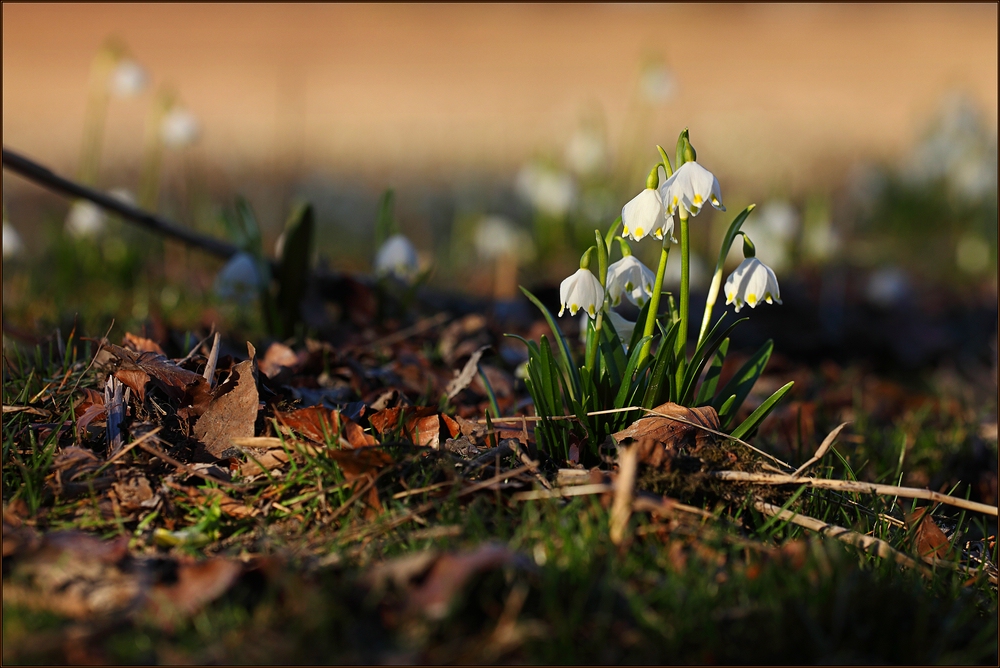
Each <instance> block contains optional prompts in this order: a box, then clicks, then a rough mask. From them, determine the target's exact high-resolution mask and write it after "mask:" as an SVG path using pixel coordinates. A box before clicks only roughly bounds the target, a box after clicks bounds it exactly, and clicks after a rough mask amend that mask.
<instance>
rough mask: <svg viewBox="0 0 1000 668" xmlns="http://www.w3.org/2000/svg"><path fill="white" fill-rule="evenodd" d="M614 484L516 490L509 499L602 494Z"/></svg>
mask: <svg viewBox="0 0 1000 668" xmlns="http://www.w3.org/2000/svg"><path fill="white" fill-rule="evenodd" d="M614 488H615V486H614V485H607V484H604V483H598V484H595V485H573V486H571V487H556V488H555V489H533V490H531V491H530V492H516V493H514V494H512V495H511V497H510V500H511V501H536V500H538V499H559V498H563V497H567V496H587V495H589V494H603V493H604V492H610V491H612V490H614Z"/></svg>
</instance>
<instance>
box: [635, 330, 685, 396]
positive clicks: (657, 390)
mask: <svg viewBox="0 0 1000 668" xmlns="http://www.w3.org/2000/svg"><path fill="white" fill-rule="evenodd" d="M679 329H680V323H679V322H675V323H673V324H671V325H670V329H668V330H667V333H666V335H665V336H664V337H663V338H662V339H661V340H660V347H659V348H658V349H657V351H656V356H655V357H654V359H653V370H652V373H651V374H650V378H649V384H648V385H647V386H646V394H645V396H643V399H642V405H643V406H644V407H646V408H653V407H654V406H659V405H660V404H662V403H663V399H664V398H665V397H668V396H670V394H671V392H670V388H671V386H672V385H673V373H672V370H671V367H672V366H673V359H674V345H673V344H674V339H676V338H677V332H678V330H679Z"/></svg>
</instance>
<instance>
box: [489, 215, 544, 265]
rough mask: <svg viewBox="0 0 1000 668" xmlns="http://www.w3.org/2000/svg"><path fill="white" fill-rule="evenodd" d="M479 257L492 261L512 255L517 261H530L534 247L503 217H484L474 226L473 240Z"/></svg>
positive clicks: (533, 253)
mask: <svg viewBox="0 0 1000 668" xmlns="http://www.w3.org/2000/svg"><path fill="white" fill-rule="evenodd" d="M474 242H475V245H476V252H477V253H478V254H479V257H481V258H483V259H486V260H493V259H496V258H501V257H504V256H505V255H513V256H515V257H516V258H518V259H519V260H525V261H528V260H532V259H534V257H535V245H534V242H532V241H531V236H530V235H529V234H528V233H527V232H526V231H525V230H523V229H521V228H520V227H518V226H517V225H516V224H514V222H513V221H512V220H510V219H509V218H506V217H505V216H500V215H494V216H485V217H484V218H482V219H481V220H480V221H479V223H478V224H477V226H476V235H475V239H474Z"/></svg>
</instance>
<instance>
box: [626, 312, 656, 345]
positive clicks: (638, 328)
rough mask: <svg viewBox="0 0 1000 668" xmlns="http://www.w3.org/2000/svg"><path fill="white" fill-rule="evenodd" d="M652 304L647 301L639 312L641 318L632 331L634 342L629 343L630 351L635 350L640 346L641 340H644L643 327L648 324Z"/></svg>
mask: <svg viewBox="0 0 1000 668" xmlns="http://www.w3.org/2000/svg"><path fill="white" fill-rule="evenodd" d="M651 303H652V302H650V301H647V302H646V303H645V304H643V306H642V309H641V310H640V311H639V317H638V319H637V320H636V321H635V328H634V329H633V330H632V340H631V341H629V344H628V349H629V350H630V351H631V350H635V347H636V346H637V345H638V341H639V339H641V338H642V330H643V325H645V323H646V315H647V314H648V313H649V306H650V304H651Z"/></svg>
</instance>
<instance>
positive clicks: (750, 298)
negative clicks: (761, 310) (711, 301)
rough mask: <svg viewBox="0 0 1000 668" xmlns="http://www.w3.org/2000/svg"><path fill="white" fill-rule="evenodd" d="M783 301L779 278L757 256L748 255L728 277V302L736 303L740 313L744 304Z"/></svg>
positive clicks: (754, 306) (737, 310) (755, 304)
mask: <svg viewBox="0 0 1000 668" xmlns="http://www.w3.org/2000/svg"><path fill="white" fill-rule="evenodd" d="M761 302H767V303H768V304H771V303H774V302H777V303H779V304H780V303H781V293H780V292H779V290H778V278H777V277H776V276H775V275H774V272H773V271H771V268H770V267H768V266H767V265H766V264H764V263H763V262H761V261H760V260H758V259H757V258H756V257H748V258H746V259H745V260H743V262H741V263H740V266H738V267H736V271H734V272H733V273H732V274H730V275H729V278H727V279H726V304H727V305H728V304H735V305H736V312H737V313H739V312H740V309H741V308H743V305H744V304H749V305H750V308H756V307H757V304H759V303H761Z"/></svg>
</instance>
